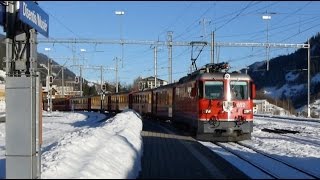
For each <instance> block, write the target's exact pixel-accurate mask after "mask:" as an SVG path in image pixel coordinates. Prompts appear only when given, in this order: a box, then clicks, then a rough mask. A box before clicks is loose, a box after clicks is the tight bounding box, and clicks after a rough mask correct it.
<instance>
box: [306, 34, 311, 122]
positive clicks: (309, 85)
mask: <svg viewBox="0 0 320 180" xmlns="http://www.w3.org/2000/svg"><path fill="white" fill-rule="evenodd" d="M307 106H308V107H307V108H308V118H310V117H311V115H310V40H309V39H308V105H307Z"/></svg>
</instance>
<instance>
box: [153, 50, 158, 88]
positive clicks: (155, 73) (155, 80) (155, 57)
mask: <svg viewBox="0 0 320 180" xmlns="http://www.w3.org/2000/svg"><path fill="white" fill-rule="evenodd" d="M153 49H154V88H156V87H157V45H155V46H154V47H153Z"/></svg>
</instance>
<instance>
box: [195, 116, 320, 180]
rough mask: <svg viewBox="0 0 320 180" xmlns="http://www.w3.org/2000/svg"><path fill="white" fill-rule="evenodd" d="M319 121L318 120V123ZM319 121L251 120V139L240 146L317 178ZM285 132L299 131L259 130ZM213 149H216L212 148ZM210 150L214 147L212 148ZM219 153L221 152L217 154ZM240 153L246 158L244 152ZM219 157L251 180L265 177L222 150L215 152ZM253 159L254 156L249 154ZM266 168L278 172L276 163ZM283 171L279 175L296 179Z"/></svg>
mask: <svg viewBox="0 0 320 180" xmlns="http://www.w3.org/2000/svg"><path fill="white" fill-rule="evenodd" d="M319 122H320V120H319ZM319 122H301V121H300V122H299V121H292V120H282V119H274V118H263V117H255V118H254V127H253V133H252V138H251V140H245V141H242V143H244V144H246V145H248V146H251V147H254V148H255V149H258V150H260V151H262V152H265V153H267V154H272V155H274V156H276V157H277V158H278V159H281V160H284V161H285V162H288V163H290V164H294V165H295V166H297V167H299V168H301V169H304V170H307V171H308V172H312V174H314V175H317V176H318V177H320V167H319V164H320V151H319V149H320V131H319V129H320V123H319ZM264 128H268V129H274V128H276V129H286V130H291V131H299V133H297V134H283V135H280V134H275V133H269V132H264V131H262V129H264ZM201 143H202V144H204V145H206V146H208V147H210V146H211V145H210V144H208V143H207V142H201ZM214 148H215V149H216V150H217V149H218V148H217V147H214ZM211 149H213V148H211ZM219 151H220V152H219ZM238 151H239V152H240V153H242V154H243V155H246V153H247V152H246V151H243V152H241V149H238ZM218 154H220V156H222V157H224V158H225V159H227V160H228V161H229V162H230V163H232V164H234V165H235V166H236V167H238V168H239V169H240V170H241V171H243V172H244V173H246V174H247V175H249V176H250V177H251V178H253V179H260V178H263V179H265V178H267V177H265V176H262V175H261V174H253V173H256V172H250V170H249V169H248V167H246V166H244V165H243V164H242V163H239V162H238V160H237V161H235V159H236V158H230V155H227V154H224V153H223V151H222V150H218ZM250 156H252V157H253V156H254V154H252V155H250ZM268 166H269V167H272V168H274V169H280V167H276V165H275V164H269V165H268ZM285 173H286V172H282V176H284V177H286V178H298V177H295V176H294V175H292V174H285Z"/></svg>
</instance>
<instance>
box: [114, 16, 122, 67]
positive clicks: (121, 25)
mask: <svg viewBox="0 0 320 180" xmlns="http://www.w3.org/2000/svg"><path fill="white" fill-rule="evenodd" d="M114 14H115V15H117V16H123V15H124V11H115V12H114ZM119 26H120V41H121V60H122V66H123V42H122V40H123V39H122V20H121V18H120V25H119Z"/></svg>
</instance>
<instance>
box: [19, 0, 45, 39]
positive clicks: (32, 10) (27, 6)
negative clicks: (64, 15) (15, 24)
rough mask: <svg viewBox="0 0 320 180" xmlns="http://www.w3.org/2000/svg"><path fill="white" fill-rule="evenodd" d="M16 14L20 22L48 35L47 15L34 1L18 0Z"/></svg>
mask: <svg viewBox="0 0 320 180" xmlns="http://www.w3.org/2000/svg"><path fill="white" fill-rule="evenodd" d="M18 16H19V19H20V20H21V21H22V22H24V23H26V24H28V25H29V26H31V27H32V28H34V29H35V30H37V31H38V32H39V33H40V34H42V35H44V36H45V37H49V16H48V14H47V13H45V12H44V11H43V10H42V9H41V8H40V7H39V6H38V5H37V4H36V3H34V2H32V1H20V5H19V15H18Z"/></svg>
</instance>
